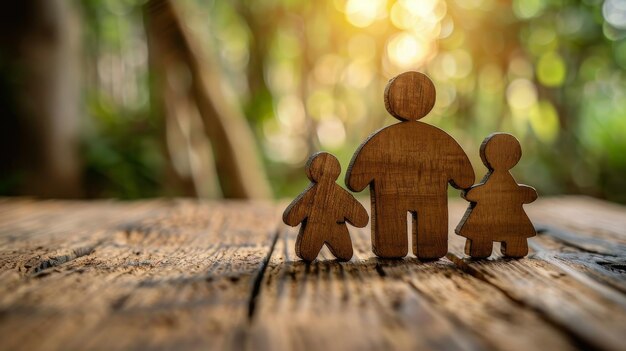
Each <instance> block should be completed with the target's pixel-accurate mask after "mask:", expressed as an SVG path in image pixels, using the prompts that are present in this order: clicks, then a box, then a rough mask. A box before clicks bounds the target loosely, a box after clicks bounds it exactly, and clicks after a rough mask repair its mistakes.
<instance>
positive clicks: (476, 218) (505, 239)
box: [455, 133, 537, 258]
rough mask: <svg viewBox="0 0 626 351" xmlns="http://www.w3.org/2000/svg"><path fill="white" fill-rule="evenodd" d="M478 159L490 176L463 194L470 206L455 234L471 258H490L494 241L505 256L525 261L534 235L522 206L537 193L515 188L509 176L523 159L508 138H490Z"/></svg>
mask: <svg viewBox="0 0 626 351" xmlns="http://www.w3.org/2000/svg"><path fill="white" fill-rule="evenodd" d="M480 157H481V159H482V160H483V163H484V164H485V166H486V167H487V168H488V169H489V172H488V173H487V175H486V176H485V178H484V179H483V180H482V182H481V183H480V184H477V185H475V186H473V187H471V188H470V189H468V190H467V191H465V192H464V193H463V198H464V199H466V200H467V201H470V205H469V207H468V208H467V211H466V212H465V215H464V216H463V218H462V219H461V222H460V223H459V225H458V226H457V227H456V230H455V231H456V233H457V234H459V235H461V236H463V237H466V238H467V241H466V242H465V253H466V254H467V255H469V256H471V257H473V258H486V257H489V255H491V251H492V248H493V242H494V241H499V242H501V243H502V246H501V251H502V254H503V255H504V256H507V257H524V256H526V255H527V254H528V243H527V238H529V237H532V236H535V235H536V232H535V228H534V226H533V224H532V223H531V221H530V219H529V218H528V216H527V215H526V212H525V211H524V209H523V207H522V205H523V204H528V203H531V202H533V201H535V200H536V199H537V191H535V189H534V188H532V187H530V186H528V185H522V184H517V182H516V181H515V178H513V175H511V173H510V172H509V170H510V169H511V168H513V166H515V165H516V164H517V162H519V160H520V158H521V157H522V148H521V147H520V144H519V141H517V139H516V138H515V137H514V136H513V135H511V134H506V133H494V134H491V135H489V136H488V137H487V138H485V140H484V141H483V143H482V145H481V146H480Z"/></svg>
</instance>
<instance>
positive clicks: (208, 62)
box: [145, 0, 271, 198]
mask: <svg viewBox="0 0 626 351" xmlns="http://www.w3.org/2000/svg"><path fill="white" fill-rule="evenodd" d="M145 15H146V16H145V17H146V32H147V33H148V38H149V40H148V45H149V46H150V54H151V55H153V56H154V55H156V56H157V57H153V58H151V61H152V62H155V63H158V64H155V65H154V68H155V69H157V70H158V72H156V73H157V75H158V76H160V77H161V79H163V80H166V82H162V83H161V84H158V85H157V86H161V89H162V90H161V94H160V95H161V96H162V97H163V99H164V101H163V104H164V106H165V113H166V114H170V115H174V114H176V115H177V116H178V117H170V118H175V119H178V121H179V122H180V121H181V119H180V118H184V119H188V118H189V117H188V116H184V117H183V116H182V115H183V114H186V113H190V112H193V111H192V110H191V111H190V109H188V108H181V107H179V106H178V105H179V104H181V103H184V104H187V103H189V102H190V101H192V102H193V103H194V104H195V107H196V108H197V111H198V113H199V115H200V117H201V122H202V124H203V127H204V131H205V133H206V136H207V137H208V139H209V140H210V142H211V146H212V149H213V157H214V160H215V166H216V167H215V168H216V172H217V174H218V176H219V183H220V185H221V189H222V194H223V195H224V197H229V198H268V197H270V195H271V193H270V188H269V183H268V181H267V178H266V175H265V172H264V170H263V168H262V165H261V162H260V159H259V157H258V153H257V150H256V146H255V142H254V136H253V134H252V131H251V130H250V128H249V126H248V125H247V123H246V120H245V117H244V116H243V113H242V111H241V110H240V109H239V108H238V106H236V104H233V103H232V102H231V100H230V99H229V96H228V95H227V94H226V93H225V92H224V90H223V86H224V82H223V80H224V79H225V78H224V77H223V76H222V74H221V72H220V68H219V66H218V63H217V62H215V61H214V60H213V59H212V57H211V55H203V52H202V51H201V50H200V47H199V46H198V43H197V42H196V41H195V40H194V37H193V35H192V34H191V33H190V31H189V29H188V28H187V27H186V25H185V24H184V23H183V22H184V21H183V20H182V19H181V15H180V12H179V9H178V8H177V3H175V2H172V1H168V0H151V1H149V2H148V3H147V5H146V7H145ZM207 51H209V53H210V52H211V51H210V50H207ZM174 65H179V66H180V65H182V67H183V68H182V69H181V68H180V67H178V68H177V67H175V66H174ZM185 70H187V72H188V74H187V76H185ZM185 78H186V79H188V80H189V82H188V83H189V88H188V89H187V88H186V87H185V86H184V85H185V84H186V83H185ZM174 82H177V83H174ZM172 84H173V85H172ZM181 84H182V85H183V86H182V87H180V86H179V87H177V85H181ZM185 91H188V94H186V93H184V92H185ZM175 96H178V98H176V97H175ZM175 111H178V112H175Z"/></svg>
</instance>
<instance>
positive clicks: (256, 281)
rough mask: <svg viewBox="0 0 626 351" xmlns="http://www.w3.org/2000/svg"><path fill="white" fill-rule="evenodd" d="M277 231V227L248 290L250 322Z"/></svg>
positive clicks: (275, 240) (276, 237)
mask: <svg viewBox="0 0 626 351" xmlns="http://www.w3.org/2000/svg"><path fill="white" fill-rule="evenodd" d="M279 233H280V232H279V231H278V229H277V230H276V232H275V233H274V237H273V238H272V244H271V245H270V248H269V250H268V252H267V255H266V256H265V259H264V260H263V263H262V264H261V268H260V269H259V273H257V275H256V277H255V278H254V283H253V285H252V291H251V292H250V298H249V299H248V320H249V321H250V322H252V319H253V318H254V312H255V311H256V304H257V298H258V296H259V294H260V293H261V285H262V283H263V278H264V276H265V271H266V270H267V266H268V264H269V261H270V257H272V254H273V253H274V248H275V247H276V242H277V241H278V235H279Z"/></svg>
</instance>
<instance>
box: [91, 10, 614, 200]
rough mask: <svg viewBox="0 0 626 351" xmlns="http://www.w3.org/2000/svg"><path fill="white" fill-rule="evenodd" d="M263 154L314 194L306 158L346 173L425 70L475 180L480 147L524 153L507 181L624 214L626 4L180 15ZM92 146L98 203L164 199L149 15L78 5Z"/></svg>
mask: <svg viewBox="0 0 626 351" xmlns="http://www.w3.org/2000/svg"><path fill="white" fill-rule="evenodd" d="M184 3H185V5H186V7H187V8H188V9H190V10H189V11H186V12H185V16H189V17H190V18H195V20H196V21H195V22H193V21H191V22H190V23H200V24H201V25H197V26H192V28H191V29H193V31H194V32H195V33H197V35H198V36H199V37H200V38H201V41H202V43H204V45H206V46H207V47H210V52H212V53H214V54H215V55H216V56H217V59H218V60H217V62H219V64H220V69H222V70H223V71H224V72H225V73H226V76H227V77H228V79H229V81H228V82H227V83H228V84H230V85H231V86H232V87H234V88H235V89H234V91H236V92H237V98H238V99H239V101H240V102H241V104H242V107H243V109H244V111H245V113H246V116H247V118H248V121H249V122H250V124H251V126H252V127H253V129H254V131H255V133H256V136H257V138H258V140H257V141H258V144H259V145H260V147H261V148H262V150H263V156H264V160H265V163H266V166H267V171H268V174H269V176H270V180H271V183H272V186H273V188H274V191H275V195H276V196H277V197H284V196H293V195H294V194H296V193H298V192H299V191H301V189H302V188H303V187H304V185H305V184H306V182H307V180H306V177H305V176H304V173H303V171H302V165H303V162H304V161H305V160H306V157H307V156H308V155H309V154H311V153H313V152H315V151H317V150H319V149H323V150H327V151H330V152H333V153H335V154H337V156H338V158H339V160H340V161H341V162H342V165H343V167H344V171H345V167H346V166H347V164H348V161H349V159H350V157H351V155H352V153H353V152H354V150H355V149H356V147H357V146H358V144H359V143H360V142H361V141H362V140H364V138H365V137H366V136H367V135H368V134H371V133H372V132H373V131H375V130H376V129H378V128H380V127H382V126H384V125H386V124H390V123H394V122H395V120H394V119H393V118H391V117H390V116H388V114H387V113H386V112H385V111H384V108H383V101H382V91H383V89H384V85H385V83H386V82H387V80H388V79H389V78H391V77H392V76H394V75H396V74H398V73H399V72H402V71H406V70H420V71H425V72H426V73H427V74H428V75H429V76H431V77H432V79H433V81H434V82H435V85H436V87H437V92H438V96H437V104H436V106H435V109H434V110H433V112H432V113H431V115H430V116H428V117H427V118H426V119H425V120H424V121H425V122H428V123H432V124H435V125H437V126H440V127H441V128H444V129H445V130H446V131H448V132H449V133H450V134H451V135H453V136H454V137H455V138H457V139H458V140H459V142H460V143H461V144H462V146H463V147H464V148H465V150H466V152H467V153H468V155H470V157H471V160H472V163H473V164H474V166H475V167H476V169H477V174H483V173H484V172H485V169H484V167H483V166H482V164H481V162H480V159H479V157H478V147H479V145H480V143H481V142H482V139H483V138H484V137H486V136H487V135H488V134H490V133H491V132H494V131H506V132H510V133H513V134H514V135H516V136H517V137H518V138H519V139H520V141H521V142H522V146H523V150H524V157H523V158H522V161H521V162H520V164H519V165H518V167H516V168H515V169H514V170H513V173H514V174H515V175H516V176H517V178H518V180H519V181H521V182H526V183H528V184H531V185H534V186H536V187H537V188H538V190H539V192H540V194H541V195H547V194H560V193H584V194H590V195H594V196H599V197H603V198H607V199H610V200H614V201H620V202H626V177H625V176H624V175H625V174H626V103H624V97H625V94H626V76H625V70H626V4H625V3H624V2H623V1H619V0H605V1H602V0H585V1H573V0H513V1H512V2H509V1H506V2H504V1H497V0H456V1H452V0H448V1H444V0H430V1H429V0H419V1H418V0H416V1H411V0H397V1H394V0H390V1H385V0H363V1H360V0H347V1H344V0H335V1H315V2H312V1H296V0H265V1H244V0H238V1H199V0H197V1H184ZM79 5H80V7H81V8H82V10H83V11H82V13H83V15H84V21H83V23H84V27H85V33H84V43H85V45H84V48H85V57H86V58H87V59H86V60H85V61H86V66H87V71H88V72H89V74H88V79H87V80H86V87H85V90H84V91H85V93H84V94H85V101H86V105H87V106H86V110H87V111H88V115H89V122H88V123H89V125H88V127H87V132H86V134H85V138H84V145H85V149H84V150H85V158H86V160H87V161H86V162H87V169H88V173H87V181H86V183H87V184H88V186H89V187H90V194H91V195H93V196H116V197H123V198H135V197H144V196H156V195H163V194H164V193H163V191H164V190H163V189H164V187H163V184H160V183H159V182H160V181H162V179H163V177H162V174H163V172H164V171H163V169H164V167H165V163H166V160H165V158H164V156H163V154H164V153H163V152H162V147H163V146H162V145H161V144H162V142H161V141H160V140H161V139H162V137H161V133H162V127H161V124H162V123H161V122H160V121H159V120H155V118H154V117H153V116H154V115H155V114H153V113H151V112H153V111H151V103H150V99H149V81H150V79H149V76H148V69H147V65H148V64H147V63H148V49H147V44H146V39H145V33H144V29H143V22H142V21H143V18H142V12H141V6H142V5H143V2H142V1H132V0H126V1H123V0H116V1H114V0H84V1H80V2H79Z"/></svg>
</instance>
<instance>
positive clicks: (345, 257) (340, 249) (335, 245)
mask: <svg viewBox="0 0 626 351" xmlns="http://www.w3.org/2000/svg"><path fill="white" fill-rule="evenodd" d="M326 245H327V246H328V249H329V250H330V252H332V253H333V255H335V257H337V259H338V260H341V261H350V259H351V258H352V240H350V233H348V228H347V227H346V225H345V224H341V225H338V226H337V228H335V229H334V230H333V233H332V235H331V237H330V238H329V239H328V240H326Z"/></svg>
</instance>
